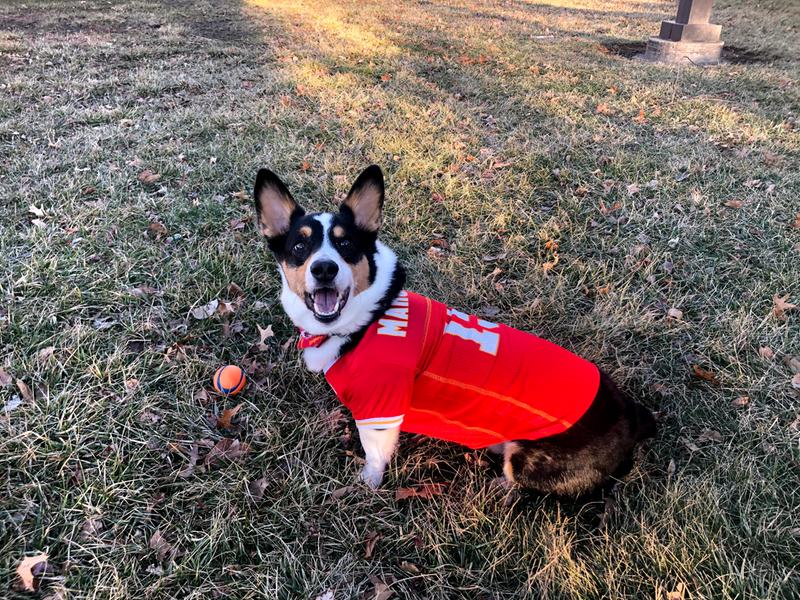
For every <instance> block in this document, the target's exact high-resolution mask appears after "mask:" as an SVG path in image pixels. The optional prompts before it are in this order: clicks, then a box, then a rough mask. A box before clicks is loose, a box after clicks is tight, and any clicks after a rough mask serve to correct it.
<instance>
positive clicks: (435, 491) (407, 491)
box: [394, 483, 447, 500]
mask: <svg viewBox="0 0 800 600" xmlns="http://www.w3.org/2000/svg"><path fill="white" fill-rule="evenodd" d="M446 488H447V484H446V483H425V484H422V485H419V486H416V487H407V488H398V489H397V491H396V492H395V494H394V499H395V500H405V499H407V498H425V499H426V500H427V499H430V498H433V497H434V496H438V495H439V494H441V493H442V492H444V490H445V489H446Z"/></svg>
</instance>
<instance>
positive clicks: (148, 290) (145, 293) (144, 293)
mask: <svg viewBox="0 0 800 600" xmlns="http://www.w3.org/2000/svg"><path fill="white" fill-rule="evenodd" d="M128 293H129V294H130V295H131V296H133V297H134V298H139V299H140V300H147V298H148V297H149V296H152V295H153V294H157V293H158V290H157V289H156V288H154V287H150V286H149V285H140V286H138V287H135V288H131V289H130V290H128Z"/></svg>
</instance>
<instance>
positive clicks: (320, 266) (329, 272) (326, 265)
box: [311, 260, 339, 283]
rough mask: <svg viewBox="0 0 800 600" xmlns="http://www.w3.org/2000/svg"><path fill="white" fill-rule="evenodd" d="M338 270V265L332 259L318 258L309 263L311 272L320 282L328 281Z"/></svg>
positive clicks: (331, 279)
mask: <svg viewBox="0 0 800 600" xmlns="http://www.w3.org/2000/svg"><path fill="white" fill-rule="evenodd" d="M338 272H339V265H337V264H336V263H335V262H333V261H332V260H318V261H317V262H315V263H314V264H313V265H311V274H312V275H313V276H314V279H316V280H317V281H319V282H320V283H330V282H331V281H333V279H334V277H336V274H337V273H338Z"/></svg>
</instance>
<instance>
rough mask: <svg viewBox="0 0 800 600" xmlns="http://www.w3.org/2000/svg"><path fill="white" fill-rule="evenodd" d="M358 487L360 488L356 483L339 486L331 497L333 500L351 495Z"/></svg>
mask: <svg viewBox="0 0 800 600" xmlns="http://www.w3.org/2000/svg"><path fill="white" fill-rule="evenodd" d="M357 489H358V488H357V487H356V486H354V485H346V486H344V487H340V488H337V489H335V490H333V491H332V492H331V498H332V499H333V500H340V499H342V498H344V497H345V496H349V495H350V494H351V493H352V492H353V491H355V490H357Z"/></svg>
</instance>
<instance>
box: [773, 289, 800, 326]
mask: <svg viewBox="0 0 800 600" xmlns="http://www.w3.org/2000/svg"><path fill="white" fill-rule="evenodd" d="M788 300H789V294H786V295H785V296H778V294H775V295H774V296H773V297H772V302H773V303H774V306H773V307H772V314H773V316H774V317H775V318H776V319H780V320H781V321H785V320H786V312H787V311H790V310H793V309H795V308H797V305H796V304H792V303H791V302H789V301H788Z"/></svg>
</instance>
